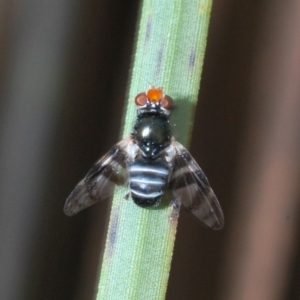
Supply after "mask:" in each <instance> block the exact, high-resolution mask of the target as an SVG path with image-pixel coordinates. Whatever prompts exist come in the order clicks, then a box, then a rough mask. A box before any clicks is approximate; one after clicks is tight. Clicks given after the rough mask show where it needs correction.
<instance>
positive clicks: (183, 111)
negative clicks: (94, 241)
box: [97, 0, 212, 300]
mask: <svg viewBox="0 0 300 300" xmlns="http://www.w3.org/2000/svg"><path fill="white" fill-rule="evenodd" d="M211 4H212V1H210V0H181V1H180V0H179V1H176V0H164V1H161V0H144V1H143V4H142V9H141V16H140V23H139V31H138V36H137V45H136V52H135V57H134V63H133V70H132V78H131V84H130V89H129V101H128V104H127V108H126V112H125V118H124V130H123V136H128V135H129V134H130V131H131V129H132V126H133V124H134V121H135V119H136V108H135V105H134V101H133V99H134V97H135V95H136V94H138V93H140V92H143V91H145V90H147V88H148V86H149V85H150V84H151V85H154V86H157V87H159V86H162V87H163V88H164V91H165V92H166V94H168V95H170V96H171V97H172V98H173V99H174V102H175V106H176V109H175V110H174V112H173V113H172V122H173V124H174V125H175V126H174V127H175V129H174V131H175V133H176V138H177V139H178V140H179V141H180V142H181V143H183V144H184V145H188V143H189V140H190V133H191V130H192V125H193V117H194V111H195V106H196V102H197V97H198V91H199V85H200V77H201V71H202V64H203V57H204V50H205V46H206V37H207V29H208V22H209V16H210V11H211ZM126 192H127V190H126V189H125V188H120V189H116V191H115V196H114V199H113V204H112V210H111V215H110V224H109V230H108V235H107V240H106V248H105V253H104V257H103V262H102V269H101V276H100V282H99V290H98V295H97V299H101V300H103V299H107V300H108V299H109V300H114V299H116V300H123V299H125V300H126V299H133V300H134V299H137V300H140V299H147V300H151V299H164V298H165V294H166V289H167V283H168V278H169V271H170V266H171V259H172V254H173V248H174V241H175V234H176V228H177V219H176V218H175V219H174V218H173V219H172V220H171V219H170V216H171V214H172V207H171V206H170V205H165V203H163V204H162V205H160V206H159V207H158V208H155V209H143V208H140V207H138V206H137V205H135V204H134V203H133V201H132V200H131V199H129V200H128V201H126V200H124V195H125V194H126Z"/></svg>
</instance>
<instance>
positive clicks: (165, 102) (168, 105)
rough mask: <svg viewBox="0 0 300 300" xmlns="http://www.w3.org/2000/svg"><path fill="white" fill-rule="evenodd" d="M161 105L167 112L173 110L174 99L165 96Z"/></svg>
mask: <svg viewBox="0 0 300 300" xmlns="http://www.w3.org/2000/svg"><path fill="white" fill-rule="evenodd" d="M160 105H161V106H162V107H163V108H165V109H167V110H170V109H171V108H172V106H173V99H172V98H171V97H170V96H168V95H165V96H164V97H163V98H162V99H161V101H160Z"/></svg>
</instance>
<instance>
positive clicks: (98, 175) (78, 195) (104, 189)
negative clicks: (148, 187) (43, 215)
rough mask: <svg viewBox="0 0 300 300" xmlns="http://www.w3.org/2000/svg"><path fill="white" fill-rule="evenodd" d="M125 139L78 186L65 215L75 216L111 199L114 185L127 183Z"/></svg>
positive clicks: (69, 199) (126, 143)
mask: <svg viewBox="0 0 300 300" xmlns="http://www.w3.org/2000/svg"><path fill="white" fill-rule="evenodd" d="M128 142H129V139H124V140H122V141H121V142H119V143H118V144H116V145H115V146H113V147H112V148H111V149H110V151H109V152H108V153H107V154H105V155H104V156H103V157H101V158H100V159H99V161H97V162H96V164H95V165H94V166H93V167H92V168H91V170H90V171H89V172H88V173H87V175H86V176H85V177H84V178H83V179H82V180H81V181H80V182H79V183H78V184H77V186H76V187H75V189H74V190H73V191H72V193H71V194H70V196H69V197H68V199H67V200H66V203H65V206H64V213H65V214H66V215H68V216H73V215H74V214H76V213H78V212H79V211H81V210H83V209H84V208H87V207H89V206H91V205H93V204H94V203H96V202H98V201H101V200H103V199H106V198H108V197H110V196H111V195H112V193H113V188H114V185H115V184H117V185H121V184H124V183H125V182H126V173H125V172H124V169H125V167H126V164H127V162H126V158H127V153H126V148H127V147H128Z"/></svg>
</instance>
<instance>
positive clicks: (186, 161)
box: [64, 87, 224, 229]
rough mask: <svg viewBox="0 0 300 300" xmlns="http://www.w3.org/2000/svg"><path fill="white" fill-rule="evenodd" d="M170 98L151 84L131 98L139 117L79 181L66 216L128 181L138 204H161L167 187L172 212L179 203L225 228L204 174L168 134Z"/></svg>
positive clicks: (213, 226) (211, 225)
mask: <svg viewBox="0 0 300 300" xmlns="http://www.w3.org/2000/svg"><path fill="white" fill-rule="evenodd" d="M172 102H173V100H172V98H171V97H170V96H168V95H165V94H164V92H163V90H162V88H154V87H150V88H149V89H148V90H147V91H146V92H144V93H140V94H138V95H137V96H136V97H135V104H136V105H137V119H136V122H135V124H134V126H133V130H132V132H131V134H130V136H129V137H126V138H125V139H123V140H121V141H120V142H119V143H117V144H116V145H114V146H113V147H112V148H111V149H110V151H109V152H108V153H107V154H105V155H104V156H103V157H101V158H100V159H99V161H98V162H96V164H95V165H94V166H93V167H92V168H91V170H90V171H89V172H88V173H87V175H86V176H85V177H84V179H82V180H81V181H80V182H79V183H78V184H77V186H76V187H75V189H74V190H73V191H72V193H71V194H70V196H69V197H68V199H67V201H66V203H65V206H64V212H65V214H66V215H68V216H72V215H74V214H76V213H78V212H79V211H81V210H82V209H84V208H86V207H89V206H91V205H93V204H94V203H96V202H98V201H101V200H103V199H105V198H108V197H110V196H111V195H112V193H113V187H114V186H115V185H127V186H128V188H129V194H130V196H131V198H132V200H133V201H134V202H135V204H137V205H138V206H141V207H155V206H157V205H159V203H160V201H161V199H162V196H163V194H164V192H165V191H166V190H167V189H169V190H170V191H171V192H172V195H173V196H172V200H171V205H173V207H174V210H175V211H177V212H178V211H179V209H180V206H181V204H182V205H183V206H185V207H186V208H188V209H189V210H191V212H192V213H193V214H194V215H195V216H196V217H197V218H198V219H200V220H201V221H202V222H204V223H205V224H206V225H208V226H209V227H211V228H213V229H221V228H222V227H223V225H224V217H223V212H222V209H221V207H220V204H219V202H218V199H217V197H216V195H215V194H214V192H213V190H212V189H211V187H210V184H209V182H208V180H207V178H206V176H205V175H204V173H203V171H202V170H201V168H200V167H199V165H198V164H197V162H196V161H195V160H194V159H193V157H192V156H191V154H190V153H189V152H188V151H187V150H186V149H185V148H184V147H183V146H182V145H181V144H180V143H179V142H177V141H176V140H175V139H174V137H173V135H172V133H171V126H170V121H169V115H170V112H171V109H172Z"/></svg>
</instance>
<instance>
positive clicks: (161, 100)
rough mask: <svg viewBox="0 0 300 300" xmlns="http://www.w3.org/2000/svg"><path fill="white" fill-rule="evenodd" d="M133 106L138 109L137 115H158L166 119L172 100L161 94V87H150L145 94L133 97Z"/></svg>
mask: <svg viewBox="0 0 300 300" xmlns="http://www.w3.org/2000/svg"><path fill="white" fill-rule="evenodd" d="M135 104H136V105H137V107H138V115H141V114H160V115H164V116H166V117H168V116H169V115H170V112H171V109H172V106H173V105H172V104H173V100H172V98H171V97H170V96H168V95H166V94H165V93H164V92H163V89H162V88H161V87H159V88H155V87H153V86H150V88H149V89H148V90H147V91H146V92H144V93H140V94H138V95H137V96H136V97H135Z"/></svg>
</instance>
